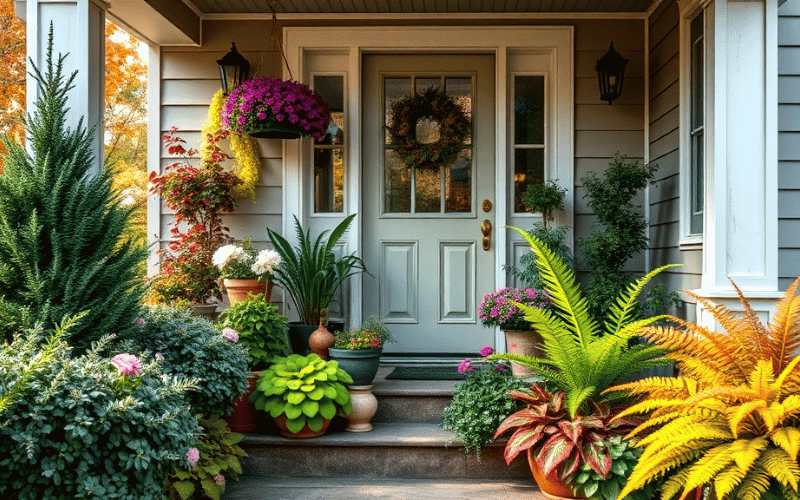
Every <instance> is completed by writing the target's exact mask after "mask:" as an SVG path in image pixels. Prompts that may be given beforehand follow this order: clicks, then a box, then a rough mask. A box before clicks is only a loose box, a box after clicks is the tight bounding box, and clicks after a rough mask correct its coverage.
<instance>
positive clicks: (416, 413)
mask: <svg viewBox="0 0 800 500" xmlns="http://www.w3.org/2000/svg"><path fill="white" fill-rule="evenodd" d="M392 370H393V368H392V367H383V366H382V367H381V368H380V369H379V370H378V375H377V376H376V377H375V382H374V383H373V385H374V387H373V389H372V394H374V395H375V397H376V398H378V412H377V413H376V414H375V416H374V417H373V419H372V422H386V423H402V422H406V423H430V424H438V423H441V421H442V415H443V414H444V409H445V407H446V406H447V405H448V404H450V401H451V400H452V399H453V392H454V391H455V384H456V382H455V381H452V380H392V379H386V378H385V377H386V375H387V374H389V373H391V371H392Z"/></svg>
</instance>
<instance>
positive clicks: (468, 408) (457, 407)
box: [442, 363, 530, 459]
mask: <svg viewBox="0 0 800 500" xmlns="http://www.w3.org/2000/svg"><path fill="white" fill-rule="evenodd" d="M529 385H530V383H529V382H527V381H525V380H522V379H521V378H517V377H514V376H513V375H512V374H511V370H509V369H507V368H506V367H505V365H500V364H497V363H487V364H486V366H484V367H482V368H480V369H478V370H475V371H471V372H469V375H468V376H467V379H466V380H465V381H463V382H460V383H458V384H457V385H456V390H455V393H454V394H453V400H452V401H451V402H450V404H449V405H447V407H446V408H445V409H444V418H443V420H442V427H443V428H445V429H450V430H452V431H453V438H454V439H458V440H460V441H461V442H462V443H463V445H464V451H465V452H467V453H469V452H470V451H474V452H475V454H476V455H477V456H478V458H479V459H480V456H481V455H480V453H481V447H482V446H484V445H487V444H489V443H491V442H492V441H493V440H494V433H495V431H497V428H498V426H499V425H500V423H501V422H502V421H503V420H505V418H506V417H508V416H509V415H511V414H512V413H514V412H515V411H517V410H519V409H520V408H521V407H522V405H521V404H520V403H518V402H516V401H514V400H513V399H512V398H511V396H509V395H508V391H511V390H520V389H523V388H526V387H528V386H529Z"/></svg>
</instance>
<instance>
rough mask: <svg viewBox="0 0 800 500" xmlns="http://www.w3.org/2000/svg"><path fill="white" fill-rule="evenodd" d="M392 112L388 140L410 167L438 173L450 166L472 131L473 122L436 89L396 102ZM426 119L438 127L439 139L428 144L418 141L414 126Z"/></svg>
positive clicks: (452, 101) (443, 93)
mask: <svg viewBox="0 0 800 500" xmlns="http://www.w3.org/2000/svg"><path fill="white" fill-rule="evenodd" d="M391 111H392V116H393V120H392V124H391V125H389V126H388V127H387V131H388V132H389V138H390V140H391V144H393V145H394V146H396V148H397V149H396V151H397V154H398V156H399V157H400V159H401V160H403V163H405V164H406V165H407V166H409V167H415V168H435V169H438V168H439V166H440V165H450V164H452V163H453V162H454V161H455V160H456V157H457V156H458V153H459V152H460V151H461V149H462V147H463V146H464V140H465V139H466V138H467V137H469V135H470V132H471V131H472V120H471V119H470V118H469V117H467V115H466V114H465V113H464V111H463V110H462V109H461V106H459V105H458V104H457V103H456V102H455V101H454V100H453V99H452V98H451V97H449V96H448V95H447V94H446V93H445V92H444V91H442V90H440V89H439V88H438V87H430V88H428V89H426V90H424V91H423V92H422V93H416V92H415V93H413V94H411V95H409V96H407V97H404V98H403V99H400V100H398V101H395V102H394V103H393V104H392V107H391ZM426 118H427V119H430V120H432V121H433V122H435V123H436V124H438V127H439V138H438V139H437V140H435V141H433V142H431V143H429V144H424V143H421V142H419V140H418V138H417V123H418V122H419V121H420V120H422V119H426Z"/></svg>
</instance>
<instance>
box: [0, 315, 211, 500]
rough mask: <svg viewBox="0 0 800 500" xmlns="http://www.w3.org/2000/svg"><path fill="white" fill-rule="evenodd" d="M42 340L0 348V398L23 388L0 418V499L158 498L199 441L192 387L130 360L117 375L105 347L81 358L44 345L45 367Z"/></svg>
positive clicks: (146, 362) (105, 343)
mask: <svg viewBox="0 0 800 500" xmlns="http://www.w3.org/2000/svg"><path fill="white" fill-rule="evenodd" d="M43 338H44V337H43V332H42V331H41V330H32V331H28V332H26V333H25V335H24V336H18V337H17V338H16V339H15V340H14V341H13V342H11V343H10V344H4V345H0V398H2V397H3V396H4V395H6V394H8V391H10V390H11V391H13V388H14V387H16V386H17V385H18V384H20V383H22V389H21V393H19V394H18V395H17V397H15V399H14V402H13V403H12V404H11V406H9V407H7V408H6V411H5V412H3V414H2V415H0V467H2V469H3V473H2V474H0V495H2V496H3V498H15V499H20V500H39V499H42V498H47V499H59V500H61V499H63V500H67V499H75V498H115V499H125V500H140V499H142V498H160V496H161V489H162V486H163V483H164V480H165V479H166V477H167V476H168V475H169V474H171V473H172V472H173V471H174V470H175V469H176V468H178V467H182V466H188V463H187V458H186V457H187V452H188V451H189V450H190V449H191V447H192V446H193V443H194V442H195V439H196V436H197V433H198V432H199V428H198V426H197V420H196V418H195V416H194V415H193V414H192V413H190V412H187V411H186V392H187V391H190V390H193V389H196V388H197V385H196V381H194V380H187V379H185V378H179V377H167V376H164V375H163V373H162V371H161V369H160V366H161V363H159V362H155V361H153V360H152V359H148V358H141V359H138V358H137V357H135V356H133V355H128V356H127V357H126V358H127V361H128V363H129V364H128V366H127V367H125V368H124V369H123V368H120V367H115V366H116V365H115V364H114V363H115V360H111V359H109V358H107V357H104V356H103V355H102V353H103V352H105V351H106V350H107V349H108V347H109V345H110V343H111V338H110V337H104V338H102V339H100V340H99V341H98V342H97V343H95V345H94V346H93V348H91V349H90V350H89V351H88V352H87V353H86V354H85V355H82V356H75V355H74V354H73V352H72V350H71V349H70V348H69V347H68V345H67V344H66V342H63V341H60V342H59V341H55V342H54V343H49V344H48V343H46V344H45V349H46V352H47V353H48V354H47V357H46V359H45V358H43V357H42V356H41V354H40V353H39V352H38V349H37V347H38V345H37V344H38V343H40V342H41V341H42V340H43ZM24 367H28V368H33V369H30V370H25V369H24ZM21 368H23V369H22V370H21ZM124 373H127V374H124Z"/></svg>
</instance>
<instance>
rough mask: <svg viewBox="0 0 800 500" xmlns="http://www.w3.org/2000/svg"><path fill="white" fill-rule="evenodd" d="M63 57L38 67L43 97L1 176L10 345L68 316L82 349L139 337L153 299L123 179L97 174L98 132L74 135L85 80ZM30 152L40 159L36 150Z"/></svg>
mask: <svg viewBox="0 0 800 500" xmlns="http://www.w3.org/2000/svg"><path fill="white" fill-rule="evenodd" d="M65 57H66V56H64V55H59V57H58V58H57V60H55V61H54V59H53V35H52V28H51V31H50V38H49V41H48V48H47V56H46V67H45V68H44V70H43V71H40V68H36V67H34V68H33V73H32V76H33V78H35V79H36V81H37V82H38V87H39V94H40V96H39V98H38V100H37V101H36V103H35V109H31V110H29V111H30V112H31V113H30V116H29V117H28V120H27V137H28V139H27V141H26V145H25V146H23V145H20V144H18V143H16V142H14V141H12V140H9V139H8V138H6V139H5V142H4V144H5V146H6V148H7V150H8V153H7V155H6V156H5V158H4V159H3V169H4V172H3V174H2V175H0V297H2V298H3V300H2V301H0V309H2V310H0V318H3V319H4V321H2V322H0V338H1V339H3V340H5V341H10V340H11V338H12V337H13V334H14V333H15V332H19V331H21V330H22V329H26V328H33V327H34V326H35V325H45V327H47V328H51V327H52V325H54V324H56V323H58V322H61V321H62V320H63V318H65V317H78V316H77V315H78V314H79V313H81V312H84V311H85V312H87V313H86V314H84V315H81V316H79V317H80V319H79V320H77V322H76V323H75V324H74V325H73V326H72V328H71V329H70V330H69V332H70V333H69V334H70V339H69V342H70V344H71V345H72V346H73V347H76V348H79V349H86V348H88V347H89V345H90V344H91V342H92V341H96V340H97V339H99V338H100V337H102V336H104V335H106V334H111V333H119V332H124V331H127V330H130V329H131V328H132V323H133V320H134V319H136V316H137V314H138V310H139V302H140V301H141V299H142V297H143V294H144V287H143V283H142V282H141V280H140V279H139V278H138V276H137V269H138V266H139V265H140V263H141V262H142V261H143V260H144V259H145V257H146V256H147V251H146V249H144V248H143V247H140V246H137V245H135V244H134V243H132V242H131V241H130V240H129V239H128V238H127V237H126V231H127V228H128V226H129V224H130V223H131V220H132V219H131V217H132V214H133V209H132V208H122V205H121V203H122V199H121V195H120V193H118V192H115V191H114V190H113V189H112V177H113V172H112V170H109V169H101V170H100V171H99V172H95V171H94V170H95V159H94V158H93V156H92V151H93V148H92V135H93V134H92V133H91V132H90V131H89V130H87V129H86V127H85V126H84V124H83V120H80V121H79V122H78V125H77V126H76V127H75V129H74V130H73V129H69V128H67V125H66V120H67V113H68V107H67V94H68V92H69V90H70V89H71V88H73V86H74V85H73V81H74V79H75V75H76V73H73V74H72V75H70V76H68V77H67V76H65V75H64V73H63V65H64V60H65ZM28 150H30V154H29V153H28Z"/></svg>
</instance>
